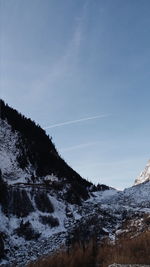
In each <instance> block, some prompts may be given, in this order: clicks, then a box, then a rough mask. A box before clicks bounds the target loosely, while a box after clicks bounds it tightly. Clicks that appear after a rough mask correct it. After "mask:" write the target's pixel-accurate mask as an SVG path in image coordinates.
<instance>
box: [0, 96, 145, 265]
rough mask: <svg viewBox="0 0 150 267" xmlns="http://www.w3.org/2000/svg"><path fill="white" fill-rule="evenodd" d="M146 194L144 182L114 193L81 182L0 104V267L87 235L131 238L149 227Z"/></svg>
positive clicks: (27, 123)
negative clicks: (125, 236) (126, 236)
mask: <svg viewBox="0 0 150 267" xmlns="http://www.w3.org/2000/svg"><path fill="white" fill-rule="evenodd" d="M149 192H150V181H148V180H146V181H144V183H140V184H138V185H135V186H133V187H131V188H127V189H125V190H123V191H118V190H116V189H113V188H110V187H109V186H106V185H101V184H100V185H98V186H95V185H93V184H92V183H90V182H88V181H87V180H85V179H83V178H82V177H81V176H80V175H79V174H78V173H77V172H75V171H74V170H73V169H72V168H71V167H70V166H68V164H67V163H66V162H65V161H64V160H63V159H62V158H61V157H60V155H59V153H58V151H57V149H56V147H55V145H54V143H53V142H52V139H51V138H50V137H49V136H47V135H46V133H45V131H44V130H43V129H42V128H41V127H40V126H39V125H36V124H35V123H34V122H33V121H32V120H31V119H27V118H25V117H24V116H23V115H21V114H20V113H18V111H16V110H14V109H13V108H11V107H9V106H8V105H7V104H5V103H4V101H2V100H0V266H20V267H22V266H26V264H27V263H28V262H29V261H31V260H35V259H37V258H38V257H39V256H42V255H44V254H47V253H51V252H53V251H55V250H56V249H59V248H60V247H61V246H62V245H64V246H65V247H67V248H68V247H70V246H71V245H72V244H73V243H75V242H82V243H84V242H88V241H89V240H90V239H91V238H92V237H93V236H94V237H96V238H97V240H98V242H101V240H103V239H104V238H109V239H111V240H115V239H116V238H118V237H119V236H122V235H124V234H126V235H129V236H130V237H134V236H135V235H137V233H140V232H142V231H145V230H147V229H149V227H150V225H149V220H150V219H149V217H150V216H149V214H150V208H149V207H150V194H149Z"/></svg>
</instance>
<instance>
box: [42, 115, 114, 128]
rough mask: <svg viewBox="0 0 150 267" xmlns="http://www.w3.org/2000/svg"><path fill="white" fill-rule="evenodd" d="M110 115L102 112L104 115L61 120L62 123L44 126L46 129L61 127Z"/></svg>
mask: <svg viewBox="0 0 150 267" xmlns="http://www.w3.org/2000/svg"><path fill="white" fill-rule="evenodd" d="M109 116H110V114H102V115H98V116H93V117H86V118H82V119H78V120H72V121H65V122H60V123H56V124H52V125H49V126H46V127H44V129H45V130H46V129H51V128H56V127H61V126H65V125H70V124H74V123H80V122H84V121H89V120H95V119H102V118H105V117H109Z"/></svg>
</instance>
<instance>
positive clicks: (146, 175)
mask: <svg viewBox="0 0 150 267" xmlns="http://www.w3.org/2000/svg"><path fill="white" fill-rule="evenodd" d="M147 181H150V160H148V162H147V164H146V167H145V169H144V170H143V171H142V172H141V173H140V175H139V176H138V177H137V178H136V180H135V182H134V185H137V184H141V183H144V182H147Z"/></svg>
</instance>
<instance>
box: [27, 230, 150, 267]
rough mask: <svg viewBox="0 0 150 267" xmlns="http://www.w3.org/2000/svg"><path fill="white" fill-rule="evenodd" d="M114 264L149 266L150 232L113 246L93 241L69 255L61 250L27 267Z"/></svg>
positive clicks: (121, 240) (117, 242)
mask: <svg viewBox="0 0 150 267" xmlns="http://www.w3.org/2000/svg"><path fill="white" fill-rule="evenodd" d="M114 262H115V263H122V264H150V232H145V233H142V234H140V235H139V236H137V237H135V238H134V239H127V238H125V237H124V238H122V239H120V240H118V241H116V243H115V244H112V243H111V242H110V241H108V240H106V241H104V242H103V244H101V245H99V246H98V245H97V243H96V242H95V241H94V240H92V241H91V242H90V243H89V244H88V245H87V246H86V247H81V245H79V244H78V245H77V244H76V245H75V246H73V248H72V250H71V251H70V252H69V253H68V252H65V251H63V250H62V251H60V252H57V253H55V254H53V255H51V256H47V257H43V258H42V259H40V260H38V261H37V262H34V263H31V264H29V266H28V267H78V266H80V267H94V266H101V267H106V266H108V265H109V264H112V263H114Z"/></svg>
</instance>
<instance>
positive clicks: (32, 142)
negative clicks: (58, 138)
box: [0, 100, 91, 201]
mask: <svg viewBox="0 0 150 267" xmlns="http://www.w3.org/2000/svg"><path fill="white" fill-rule="evenodd" d="M0 108H1V109H0V162H1V163H0V169H1V172H2V178H3V179H4V181H6V182H7V183H8V184H16V183H32V184H33V183H46V184H48V183H52V182H53V183H54V180H55V183H56V182H57V183H59V182H60V183H61V184H62V183H63V181H65V182H64V185H65V186H66V184H67V185H68V190H67V192H66V193H67V194H68V195H67V196H66V197H67V198H68V200H69V197H70V201H80V200H81V199H86V198H87V197H88V188H89V187H90V186H91V183H89V182H88V181H86V180H85V179H83V178H81V176H80V175H79V174H78V173H76V172H75V171H74V170H73V169H72V168H70V167H69V166H68V165H67V163H66V162H65V161H64V160H63V159H62V158H61V157H60V156H59V154H58V152H57V150H56V148H55V145H54V144H53V143H52V140H51V138H49V136H47V135H46V133H45V131H44V130H43V129H42V128H41V127H40V126H38V125H36V124H35V123H34V122H33V121H31V120H30V119H27V118H25V117H24V116H22V115H21V114H19V113H18V112H17V111H16V110H14V109H12V108H10V107H9V106H8V105H6V104H5V103H4V102H3V101H2V100H0ZM69 188H70V189H69ZM71 197H72V200H71ZM73 198H74V199H73Z"/></svg>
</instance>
